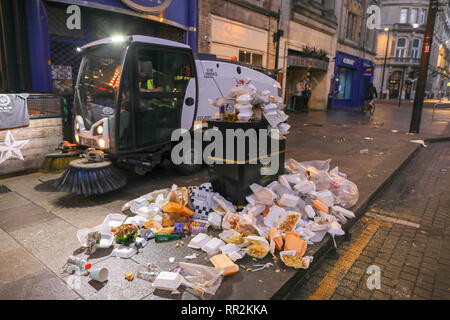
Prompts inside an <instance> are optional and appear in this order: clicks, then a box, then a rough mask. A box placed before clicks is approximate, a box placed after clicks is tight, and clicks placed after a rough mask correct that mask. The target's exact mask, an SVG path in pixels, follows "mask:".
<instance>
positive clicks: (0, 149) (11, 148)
mask: <svg viewBox="0 0 450 320" xmlns="http://www.w3.org/2000/svg"><path fill="white" fill-rule="evenodd" d="M28 141H29V140H20V141H16V139H14V137H13V135H12V134H11V131H9V130H8V132H7V133H6V138H5V142H4V144H3V145H1V144H0V164H2V163H3V162H5V161H6V160H8V159H9V158H17V159H20V160H23V155H22V152H20V149H22V148H23V146H24V145H26V144H27V143H28Z"/></svg>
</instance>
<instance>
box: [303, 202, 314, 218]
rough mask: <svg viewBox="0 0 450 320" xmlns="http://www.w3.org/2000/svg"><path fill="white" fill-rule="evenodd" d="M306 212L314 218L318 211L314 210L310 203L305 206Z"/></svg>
mask: <svg viewBox="0 0 450 320" xmlns="http://www.w3.org/2000/svg"><path fill="white" fill-rule="evenodd" d="M305 213H306V215H307V216H308V218H310V219H314V216H315V215H316V212H315V211H314V209H313V207H311V206H310V205H309V204H307V205H306V206H305Z"/></svg>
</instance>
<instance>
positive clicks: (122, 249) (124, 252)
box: [111, 246, 136, 259]
mask: <svg viewBox="0 0 450 320" xmlns="http://www.w3.org/2000/svg"><path fill="white" fill-rule="evenodd" d="M135 254H136V249H134V248H131V247H127V246H118V247H116V248H114V250H113V251H112V252H111V256H112V257H118V258H122V259H129V258H131V257H132V256H134V255H135Z"/></svg>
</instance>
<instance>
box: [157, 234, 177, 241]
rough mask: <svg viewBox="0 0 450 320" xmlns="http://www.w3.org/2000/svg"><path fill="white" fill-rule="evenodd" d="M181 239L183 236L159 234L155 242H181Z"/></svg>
mask: <svg viewBox="0 0 450 320" xmlns="http://www.w3.org/2000/svg"><path fill="white" fill-rule="evenodd" d="M179 239H181V234H172V233H157V234H156V235H155V242H166V241H170V240H179Z"/></svg>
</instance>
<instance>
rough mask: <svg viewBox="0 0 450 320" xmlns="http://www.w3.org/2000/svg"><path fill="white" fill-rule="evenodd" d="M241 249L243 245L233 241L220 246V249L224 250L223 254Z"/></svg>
mask: <svg viewBox="0 0 450 320" xmlns="http://www.w3.org/2000/svg"><path fill="white" fill-rule="evenodd" d="M239 250H241V247H239V246H238V245H235V244H233V243H227V244H226V245H224V246H222V247H220V251H222V253H223V254H226V255H229V254H230V253H232V252H236V251H239Z"/></svg>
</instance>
